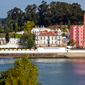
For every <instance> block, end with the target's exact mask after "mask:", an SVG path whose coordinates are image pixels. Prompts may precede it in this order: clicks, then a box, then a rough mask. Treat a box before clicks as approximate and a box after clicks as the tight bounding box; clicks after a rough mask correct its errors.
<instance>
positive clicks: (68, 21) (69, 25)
mask: <svg viewBox="0 0 85 85" xmlns="http://www.w3.org/2000/svg"><path fill="white" fill-rule="evenodd" d="M68 29H70V20H68Z"/></svg>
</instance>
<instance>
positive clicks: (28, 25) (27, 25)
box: [24, 21, 35, 33]
mask: <svg viewBox="0 0 85 85" xmlns="http://www.w3.org/2000/svg"><path fill="white" fill-rule="evenodd" d="M34 25H35V24H34V22H33V21H27V22H24V31H27V32H28V33H31V30H32V28H33V26H34Z"/></svg>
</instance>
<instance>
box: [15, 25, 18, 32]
mask: <svg viewBox="0 0 85 85" xmlns="http://www.w3.org/2000/svg"><path fill="white" fill-rule="evenodd" d="M17 28H18V26H17V23H15V33H16V32H17Z"/></svg>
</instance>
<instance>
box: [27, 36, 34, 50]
mask: <svg viewBox="0 0 85 85" xmlns="http://www.w3.org/2000/svg"><path fill="white" fill-rule="evenodd" d="M33 46H34V41H33V39H32V38H31V37H29V38H28V41H27V47H28V48H29V49H31V48H32V47H33Z"/></svg>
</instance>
